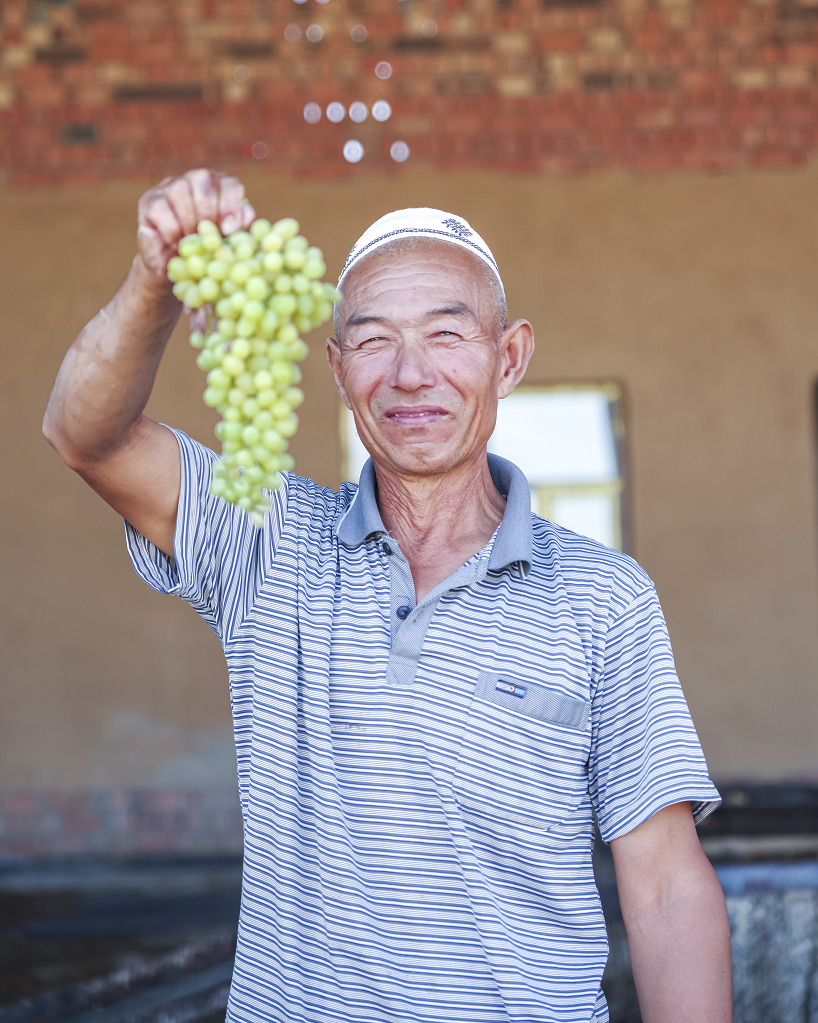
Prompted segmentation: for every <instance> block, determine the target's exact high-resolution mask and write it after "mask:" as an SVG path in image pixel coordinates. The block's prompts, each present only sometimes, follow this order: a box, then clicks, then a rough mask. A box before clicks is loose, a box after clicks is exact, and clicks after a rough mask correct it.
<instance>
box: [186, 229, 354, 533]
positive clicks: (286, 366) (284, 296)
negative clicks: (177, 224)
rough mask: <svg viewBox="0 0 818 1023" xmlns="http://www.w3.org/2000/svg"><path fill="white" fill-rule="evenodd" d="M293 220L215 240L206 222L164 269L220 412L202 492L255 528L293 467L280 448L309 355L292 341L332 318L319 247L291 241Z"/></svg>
mask: <svg viewBox="0 0 818 1023" xmlns="http://www.w3.org/2000/svg"><path fill="white" fill-rule="evenodd" d="M298 232H299V225H298V222H297V221H296V220H293V219H292V218H287V219H285V220H279V221H278V222H277V223H276V224H271V223H270V222H269V221H268V220H256V221H254V223H253V224H252V225H251V226H250V228H249V230H246V231H235V232H234V233H233V234H231V235H228V236H227V237H222V234H221V232H220V231H219V229H218V227H217V226H216V225H215V224H214V223H212V221H209V220H203V221H201V223H200V224H199V225H198V229H197V233H196V234H190V235H187V236H186V237H185V238H183V239H182V240H181V241H180V242H179V254H178V255H177V256H174V257H173V258H172V259H171V260H170V261H169V262H168V277H169V278H170V279H171V281H173V282H174V284H173V293H174V295H176V297H177V298H178V299H180V300H181V301H182V302H183V303H184V304H185V306H186V307H187V309H188V310H194V309H198V310H200V313H199V317H198V318H199V319H200V320H201V321H202V322H203V324H204V329H203V330H201V331H193V333H191V335H190V343H191V344H192V345H193V346H194V348H198V349H200V351H199V355H198V358H197V360H196V361H197V364H198V365H199V367H200V368H201V369H203V370H204V371H205V372H206V373H207V388H206V390H205V392H204V402H205V404H206V405H209V406H211V407H212V408H215V409H217V410H218V411H219V413H220V414H221V422H219V423H218V425H217V426H216V436H217V437H218V438H219V440H220V441H221V443H222V457H221V460H220V461H218V462H216V463H215V464H214V468H213V480H212V483H211V486H210V492H211V493H212V494H213V495H214V496H216V497H222V498H224V499H225V500H226V501H229V502H230V503H231V504H235V505H237V506H238V507H239V508H241V509H242V510H244V511H246V512H247V513H248V514H249V515H250V517H251V518H252V520H253V522H254V523H255V524H256V525H258V526H260V525H261V524H262V522H263V520H264V515H265V513H266V512H267V510H268V508H269V497H268V496H267V495H266V494H265V490H274V489H275V488H276V487H278V486H279V483H280V478H279V477H278V475H277V474H278V473H279V472H282V471H285V470H287V469H292V467H293V460H292V456H291V455H289V454H288V453H287V443H288V440H289V438H290V437H292V436H293V434H294V433H295V431H296V429H297V427H298V417H297V415H296V413H295V409H296V408H297V407H298V406H299V405H300V404H301V402H302V401H303V400H304V395H303V393H302V391H301V390H300V389H299V387H298V384H299V383H300V381H301V370H300V369H299V367H298V363H299V362H301V361H302V360H303V359H304V358H305V357H306V355H307V353H308V348H307V345H306V344H305V343H304V342H303V341H302V340H301V337H300V335H301V334H304V333H307V332H308V331H310V330H312V329H313V328H314V327H318V326H320V324H322V323H324V322H326V320H328V319H329V318H330V317H331V316H332V306H333V302H337V301H338V300H339V299H340V295H339V294H338V292H337V290H336V289H335V287H334V286H333V285H331V284H327V283H323V282H321V280H320V278H321V277H322V276H323V275H324V273H325V272H326V266H325V265H324V257H323V255H322V253H321V250H320V249H317V248H315V247H313V246H310V245H309V244H308V243H307V240H306V238H304V237H302V235H300V234H299V233H298Z"/></svg>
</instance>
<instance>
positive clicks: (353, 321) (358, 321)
mask: <svg viewBox="0 0 818 1023" xmlns="http://www.w3.org/2000/svg"><path fill="white" fill-rule="evenodd" d="M364 323H386V320H385V319H384V318H383V316H369V315H368V314H366V313H361V314H360V315H359V316H350V318H349V319H348V320H347V323H346V325H347V329H349V328H350V327H360V326H362V325H363V324H364Z"/></svg>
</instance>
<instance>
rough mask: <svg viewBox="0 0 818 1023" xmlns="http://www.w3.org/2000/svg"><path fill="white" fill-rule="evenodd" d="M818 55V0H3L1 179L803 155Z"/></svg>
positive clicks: (651, 165)
mask: <svg viewBox="0 0 818 1023" xmlns="http://www.w3.org/2000/svg"><path fill="white" fill-rule="evenodd" d="M319 35H320V37H321V38H320V39H319V38H318V36H319ZM364 36H365V38H363V37H364ZM816 57H818V2H816V0H327V2H324V3H321V2H319V0H305V2H303V3H298V2H294V0H175V2H171V0H139V2H138V3H133V2H128V0H74V2H50V0H28V2H26V0H4V2H3V3H2V4H0V180H2V181H6V182H8V183H14V184H22V185H28V184H31V185H35V184H54V183H59V182H66V181H97V180H102V179H105V178H108V177H111V176H122V175H132V174H138V175H144V174H148V175H161V174H164V173H167V172H170V171H173V170H174V169H178V168H183V167H187V166H190V165H192V164H200V163H210V164H215V165H217V166H231V167H236V166H240V165H241V163H242V162H243V161H253V160H254V159H257V160H259V161H263V162H264V163H266V165H267V166H269V167H270V168H271V170H272V169H274V170H277V171H284V172H287V173H291V174H293V175H299V176H302V175H316V176H322V177H327V178H332V177H341V176H344V175H349V174H356V175H359V174H367V173H371V172H373V171H378V172H382V171H384V170H385V169H391V168H396V167H397V164H396V163H395V161H393V159H392V158H391V156H390V148H391V146H392V144H393V143H394V142H396V141H402V142H405V143H406V144H407V145H408V147H409V153H410V155H409V161H410V163H411V164H414V165H417V164H423V165H426V166H432V167H440V168H447V169H448V168H465V167H468V168H478V167H479V168H493V169H500V170H508V171H515V172H516V171H521V172H528V171H532V172H542V171H545V172H548V171H559V172H566V171H567V172H572V171H582V170H587V169H592V168H596V167H605V166H621V167H630V168H636V169H640V170H664V169H671V168H682V169H695V170H721V169H733V168H741V167H752V166H770V165H783V166H787V165H794V164H798V163H801V162H803V161H804V160H805V159H806V158H807V157H808V156H809V155H810V154H811V153H812V151H813V150H814V149H815V147H816V141H817V140H818V86H816V75H815V70H816ZM380 62H387V63H388V64H389V65H391V70H392V73H391V75H390V76H389V77H388V78H379V77H378V76H377V75H376V72H375V69H376V66H377V65H378V64H379V63H380ZM377 100H386V101H388V103H389V104H390V105H391V108H392V115H391V117H389V118H388V119H387V120H385V121H380V122H379V121H376V120H375V119H374V118H373V117H372V114H371V107H372V104H373V103H374V102H375V101H377ZM356 101H357V102H360V103H364V104H366V106H367V117H366V119H365V120H364V121H363V122H361V123H354V122H353V121H351V120H350V118H349V116H348V114H347V115H346V116H344V118H343V119H342V120H341V121H339V122H337V123H332V122H331V121H329V120H328V118H327V116H326V108H327V105H328V104H329V103H331V102H339V103H341V104H343V106H344V108H345V110H348V108H349V105H350V104H351V103H352V102H356ZM311 102H312V103H317V104H318V105H319V106H320V108H321V112H322V116H321V119H320V121H319V122H318V123H317V124H308V123H306V121H305V119H304V114H303V111H304V106H305V104H307V103H311ZM349 140H356V141H358V142H360V143H361V144H362V145H363V147H364V156H363V159H361V161H360V162H359V163H356V164H351V163H348V162H347V161H346V160H345V159H344V157H343V155H342V153H343V147H344V143H345V142H347V141H349Z"/></svg>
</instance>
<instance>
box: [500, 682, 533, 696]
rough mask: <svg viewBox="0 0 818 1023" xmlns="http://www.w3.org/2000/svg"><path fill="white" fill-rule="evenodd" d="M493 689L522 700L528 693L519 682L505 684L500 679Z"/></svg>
mask: <svg viewBox="0 0 818 1023" xmlns="http://www.w3.org/2000/svg"><path fill="white" fill-rule="evenodd" d="M494 688H495V689H499V690H500V692H501V693H508V695H509V696H516V697H518V698H519V699H522V698H523V697H524V696H525V694H526V693H527V692H528V690H527V689H526V687H525V686H521V685H520V683H519V682H506V681H505V679H502V678H501V679H500V680H499V681H498V682H497V683H495V686H494Z"/></svg>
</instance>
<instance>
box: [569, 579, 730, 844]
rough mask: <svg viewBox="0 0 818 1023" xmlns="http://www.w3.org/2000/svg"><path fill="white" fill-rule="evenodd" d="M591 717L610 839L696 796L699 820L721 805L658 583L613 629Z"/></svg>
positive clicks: (597, 785)
mask: <svg viewBox="0 0 818 1023" xmlns="http://www.w3.org/2000/svg"><path fill="white" fill-rule="evenodd" d="M591 719H592V745H591V754H590V762H589V783H590V791H591V796H592V799H593V801H594V807H595V811H596V814H597V818H598V821H599V829H600V833H601V835H602V838H603V839H604V840H605V841H606V842H610V841H611V840H612V839H614V838H618V837H620V836H621V835H624V834H626V833H627V832H629V831H632V830H633V829H634V828H636V827H638V826H639V825H640V824H643V823H644V822H645V821H646V820H647V819H648V818H649V817H651V816H652V815H653V814H654V813H656V812H657V811H658V810H661V809H663V808H664V807H666V806H670V805H672V804H673V803H680V802H685V801H689V802H690V803H691V805H692V810H693V816H694V820H695V821H696V823H698V822H699V821H701V820H703V819H704V818H705V817H706V816H707V815H708V814H710V813H711V812H712V811H713V810H715V809H716V807H717V806H718V805H719V803H720V801H721V800H720V796H719V794H718V791H717V790H716V788H715V786H714V785H713V783H712V782H711V781H710V778H709V776H708V772H707V765H706V763H705V759H704V754H703V753H702V749H701V746H700V744H699V740H698V737H697V735H696V730H695V728H694V727H693V722H692V720H691V717H690V712H689V711H688V708H687V703H686V701H685V698H684V695H683V693H682V689H681V685H680V684H679V680H678V677H677V675H676V669H675V666H674V663H673V654H672V651H671V648H670V640H669V637H668V633H667V627H666V625H665V620H664V616H663V614H662V610H661V607H660V606H659V600H658V597H657V596H656V592H655V590H654V589H653V587H650V588H649V589H647V590H645V591H644V592H643V593H640V594H639V595H638V596H637V597H636V598H635V599H634V600H633V601H632V602H631V603H630V605H629V606H628V607H626V608H625V610H624V611H623V612H622V613H621V614H620V615H619V616H618V617H617V619H616V620H615V621H614V622H613V624H612V625H611V627H610V629H609V630H608V635H607V638H606V642H605V657H604V665H603V669H602V677H601V679H600V683H599V685H598V687H597V691H596V695H595V698H594V700H593V703H592V709H591Z"/></svg>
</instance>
